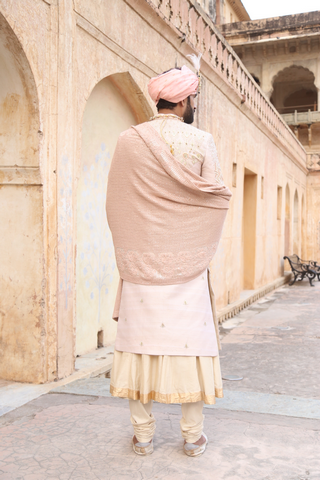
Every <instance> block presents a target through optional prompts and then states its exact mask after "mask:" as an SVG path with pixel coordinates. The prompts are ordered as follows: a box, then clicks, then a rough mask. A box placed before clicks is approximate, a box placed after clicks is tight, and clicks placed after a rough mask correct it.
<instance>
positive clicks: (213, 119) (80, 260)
mask: <svg viewBox="0 0 320 480" xmlns="http://www.w3.org/2000/svg"><path fill="white" fill-rule="evenodd" d="M152 4H153V0H152V1H151V0H150V2H146V1H143V2H135V1H133V0H132V1H131V0H126V1H123V0H114V1H113V2H91V1H89V0H74V2H70V1H69V0H59V5H57V3H56V2H48V1H42V0H37V1H36V2H35V1H34V0H26V1H25V2H16V3H15V4H14V6H13V3H12V2H2V1H1V0H0V20H1V19H2V18H3V17H1V14H2V15H3V16H5V17H6V19H7V23H10V24H11V27H12V28H14V29H15V33H12V32H11V33H10V31H7V32H6V34H5V38H2V40H1V39H0V45H2V47H3V48H2V50H1V49H0V52H1V51H5V50H7V51H8V52H12V54H14V55H15V56H17V58H18V62H17V63H16V64H14V62H13V61H12V62H13V63H12V64H11V66H14V65H15V70H14V71H15V75H16V76H17V77H16V81H12V80H11V79H12V78H14V77H12V76H9V74H6V75H5V74H4V73H3V72H6V71H8V70H5V69H2V70H1V69H0V72H2V73H3V76H2V77H1V78H2V85H4V87H3V88H4V89H6V90H2V93H3V95H2V97H1V88H2V87H0V99H1V98H2V101H4V98H7V93H8V91H9V90H8V89H9V87H10V88H11V90H10V92H11V93H12V92H13V93H16V94H17V95H21V92H24V97H23V95H21V101H20V100H19V105H22V106H23V105H25V106H27V108H28V111H29V115H28V121H29V123H28V124H27V127H28V128H29V130H28V132H29V133H30V134H28V135H27V134H26V132H27V129H26V125H25V124H24V125H20V126H19V122H17V121H16V119H17V116H14V117H12V118H10V115H6V116H5V121H7V120H8V121H11V120H13V118H14V119H15V121H12V126H13V127H14V128H11V130H10V129H7V130H6V132H10V131H11V132H14V134H15V135H16V137H15V138H16V139H17V141H12V138H11V137H10V135H7V136H6V139H5V141H4V143H3V144H2V146H1V148H2V151H3V152H7V151H10V152H13V153H12V154H11V156H7V157H5V155H4V154H3V155H4V156H3V157H2V158H3V160H2V163H0V197H1V198H0V199H1V212H0V216H1V222H2V223H1V224H2V225H3V232H4V233H3V235H2V236H1V239H0V260H1V261H0V264H1V275H2V276H1V282H2V283H1V297H0V299H1V302H2V303H1V317H0V318H1V320H0V321H1V328H0V334H1V335H2V350H1V351H0V356H1V357H0V360H1V361H0V365H1V371H0V376H2V377H3V378H12V379H15V380H20V381H33V382H45V381H50V380H51V381H52V380H53V379H55V378H62V377H64V376H66V375H69V374H70V373H72V372H73V369H74V359H75V354H76V353H83V352H87V351H89V350H91V349H93V348H96V346H97V332H98V331H99V330H100V329H101V328H102V329H103V330H104V334H105V336H104V343H105V344H107V343H110V342H112V341H113V339H114V335H115V329H116V324H115V323H113V321H111V320H110V316H111V312H112V307H113V300H114V295H115V288H116V283H117V273H116V269H115V268H113V264H112V263H113V252H112V244H111V239H110V235H107V234H108V229H107V225H106V220H105V213H104V204H105V193H106V191H105V189H106V181H107V170H108V166H109V164H110V159H111V157H112V153H113V149H114V146H115V143H116V140H117V136H118V134H119V133H120V131H121V130H124V129H126V128H128V126H130V125H131V124H132V123H139V122H142V121H146V120H147V119H148V118H149V117H150V116H151V114H152V111H153V112H155V107H154V105H153V104H152V102H151V99H150V98H149V96H148V92H147V85H148V81H149V79H150V78H151V77H152V76H154V75H156V74H158V73H160V72H162V71H164V70H167V69H169V68H171V67H173V66H174V65H175V63H176V62H177V64H178V65H183V64H187V65H189V66H191V65H190V63H188V62H189V58H188V57H187V55H188V54H190V53H192V52H194V51H197V49H198V48H200V47H199V46H201V48H202V46H205V50H204V55H203V63H202V77H203V78H202V87H201V95H199V103H198V109H197V113H196V122H195V125H196V126H198V127H199V128H201V129H203V130H205V131H208V132H210V133H212V135H213V137H214V139H215V142H216V145H217V150H218V155H219V158H220V163H221V168H222V172H223V175H224V180H225V183H226V184H227V185H228V186H229V187H230V188H231V189H232V193H233V198H232V201H231V207H230V210H229V212H228V216H227V220H226V224H225V227H224V231H223V235H222V239H221V242H220V245H219V248H218V251H217V253H216V255H215V258H214V260H213V262H212V278H213V285H214V288H215V293H216V298H217V306H218V308H221V307H223V306H225V305H227V303H228V302H233V301H235V300H237V299H238V298H239V295H240V293H241V291H242V289H243V288H244V276H245V272H244V270H245V268H246V264H247V263H248V262H250V257H249V260H248V255H246V256H245V255H243V246H242V239H243V220H242V217H243V206H244V204H245V198H246V197H245V192H244V186H245V180H244V177H245V175H244V174H245V172H246V171H250V172H252V173H253V174H254V175H255V178H256V187H255V189H253V197H254V199H255V213H250V212H249V214H248V215H249V216H248V217H247V218H249V220H250V215H255V222H256V226H255V240H254V246H255V254H254V255H253V260H252V262H253V263H252V264H253V265H254V268H252V273H251V279H252V282H251V285H252V288H257V287H260V286H263V285H265V284H267V283H268V282H271V281H273V280H275V279H277V278H278V277H279V276H280V275H281V274H282V273H283V261H282V257H283V254H284V242H285V235H284V233H285V191H286V185H287V184H288V185H289V188H290V194H289V201H290V205H291V209H290V215H291V219H290V221H289V224H288V225H289V230H290V232H289V233H290V240H289V245H288V249H289V251H290V253H292V249H293V237H294V236H293V225H294V219H293V217H292V215H293V211H294V209H293V202H294V194H295V191H296V190H297V194H298V202H299V208H298V225H300V226H301V211H303V209H302V198H305V199H307V177H306V174H307V170H306V168H305V152H304V150H303V149H302V148H301V146H300V145H299V144H298V143H297V141H296V139H295V138H294V136H293V135H291V133H290V132H288V131H287V129H286V127H285V126H284V125H282V124H281V123H280V122H279V119H278V118H277V116H276V114H272V111H271V107H270V106H269V105H268V103H267V101H266V100H265V99H264V98H263V97H262V95H261V94H260V93H259V91H258V90H255V88H256V87H255V86H254V85H253V84H250V80H249V79H248V77H246V72H245V69H244V67H242V66H241V65H240V64H239V63H238V59H236V58H235V57H232V51H231V50H230V49H229V50H228V48H229V47H228V46H226V47H225V49H224V48H222V44H221V43H219V42H220V40H219V35H218V34H217V35H216V34H215V33H214V26H211V27H210V28H212V30H210V29H209V28H204V27H205V23H204V21H203V20H202V18H201V16H200V13H199V12H198V13H197V12H196V10H195V7H192V8H189V7H190V5H191V3H190V2H189V0H180V2H177V1H175V2H174V1H172V2H171V10H170V12H171V13H170V12H169V13H168V9H167V6H168V4H167V3H166V2H162V4H161V6H160V7H159V8H160V9H161V11H159V10H155V9H156V8H157V7H156V6H155V9H153V8H152ZM154 5H158V2H157V1H156V0H154ZM179 9H180V10H179ZM166 15H167V17H166V21H164V20H163V16H166ZM197 15H198V17H197ZM124 25H125V26H126V28H123V26H124ZM176 25H180V27H179V28H181V31H183V32H184V33H185V35H186V38H187V40H188V41H186V42H181V39H180V38H179V37H178V36H177V30H176V29H175V28H176ZM202 27H203V28H202ZM0 31H1V29H0ZM210 32H211V33H210ZM212 32H213V33H212ZM210 35H211V37H210ZM8 38H9V39H10V38H13V39H15V40H14V41H15V43H13V44H12V43H10V42H11V41H8ZM190 45H194V47H191V46H190ZM197 45H198V46H197ZM227 53H228V55H226V54H227ZM231 60H232V62H233V63H232V62H231ZM0 62H2V64H3V56H2V57H0ZM226 62H228V65H227V64H226ZM7 63H8V62H7ZM226 67H227V68H226ZM10 68H11V67H10ZM191 68H192V67H191ZM10 72H11V70H10ZM227 73H228V77H227ZM10 75H11V73H10ZM19 82H20V83H19ZM240 87H241V91H240ZM244 89H247V90H246V96H245V97H244V93H243V92H244ZM10 92H9V93H10ZM19 92H20V93H19ZM11 105H13V103H12V104H11ZM259 106H260V109H259ZM19 108H20V107H19ZM23 108H24V107H23ZM11 111H13V112H14V111H15V110H12V109H11ZM16 111H19V112H20V110H16ZM270 112H271V113H270ZM18 117H19V118H25V116H24V115H22V114H21V115H20V113H19V115H18ZM0 143H1V142H0ZM7 147H8V149H7ZM12 149H13V150H12ZM0 162H1V158H0ZM7 162H9V163H7ZM10 162H11V163H10ZM28 162H29V163H28ZM235 167H236V168H235ZM235 170H236V177H237V181H236V182H235V181H234V180H235V178H234V177H235ZM262 177H263V178H264V194H263V196H262V192H261V185H262ZM278 187H282V206H281V210H282V212H281V213H282V215H281V218H280V219H279V211H278V210H279V208H278ZM310 187H312V190H311V192H316V191H317V190H316V185H314V186H313V184H312V185H311V184H310ZM308 188H309V187H308ZM313 195H316V194H315V193H312V199H311V200H313V203H314V205H317V203H316V201H315V198H316V197H315V196H313ZM262 197H263V198H262ZM309 197H310V195H309V194H308V202H306V203H307V204H308V205H311V204H312V203H310V202H311V200H310V198H309ZM100 202H101V203H100ZM304 208H306V206H305V207H304ZM308 215H309V213H308ZM310 215H311V216H312V212H310ZM312 218H313V220H312V221H313V223H312V222H311V223H310V221H309V220H310V219H309V217H308V218H307V222H308V224H309V223H310V224H311V225H312V229H313V230H312V233H313V234H314V233H315V231H316V226H315V225H316V223H314V222H316V220H314V218H316V215H314V217H312ZM249 223H250V222H249ZM249 226H250V224H249ZM99 228H101V230H99ZM248 232H249V233H248V235H249V237H250V228H248ZM248 235H247V236H248ZM301 238H302V235H300V239H299V242H300V244H299V248H301ZM109 254H111V256H109ZM97 259H99V260H97ZM100 274H101V275H102V277H103V276H104V275H106V277H105V278H104V280H103V282H102V283H99V281H97V278H98V279H99V278H101V277H99V275H100ZM111 277H112V278H111ZM245 288H247V286H245ZM107 289H108V291H107ZM99 292H100V310H99Z"/></svg>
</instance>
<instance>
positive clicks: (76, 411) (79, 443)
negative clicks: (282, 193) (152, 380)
mask: <svg viewBox="0 0 320 480" xmlns="http://www.w3.org/2000/svg"><path fill="white" fill-rule="evenodd" d="M221 333H222V336H223V340H222V345H223V348H222V352H221V364H222V371H223V375H224V376H226V375H237V376H239V377H243V379H242V380H239V381H225V382H224V389H225V398H224V399H222V400H220V401H219V400H218V401H217V405H216V406H214V407H210V408H208V407H207V408H205V411H204V413H205V416H206V419H205V431H206V433H207V435H208V438H209V445H208V448H207V451H206V452H205V454H204V455H203V456H201V457H199V458H189V457H186V456H185V455H184V454H183V452H182V440H181V438H180V431H179V420H180V406H179V405H162V404H154V414H155V416H156V418H157V431H156V435H155V441H154V443H155V451H154V453H153V455H151V456H149V457H138V456H136V455H135V454H134V453H133V452H132V449H131V443H130V440H131V435H132V431H131V425H130V423H129V411H128V405H127V401H126V400H120V399H114V398H111V397H110V394H109V387H108V382H109V380H108V379H107V378H101V377H97V378H82V379H75V381H74V382H72V383H68V385H59V386H57V388H56V389H54V390H51V393H49V394H45V395H42V396H41V397H39V398H36V399H34V400H32V401H30V402H29V403H27V404H26V405H24V406H22V407H20V408H16V409H15V410H12V411H10V412H8V413H6V414H5V415H3V416H2V417H0V479H1V480H18V479H20V480H44V479H59V480H67V479H74V480H76V479H85V480H91V479H99V480H100V479H101V480H103V479H112V480H125V479H128V480H129V479H130V480H136V479H162V480H171V479H172V480H203V479H205V480H206V479H208V480H209V479H210V480H211V479H212V480H213V479H214V480H240V479H245V480H320V420H319V418H320V374H319V367H318V366H319V363H320V362H319V360H320V282H315V287H314V288H311V287H309V283H308V282H302V283H298V284H297V285H294V286H293V287H287V286H286V287H283V288H280V289H278V290H277V291H275V292H273V293H271V294H269V295H268V296H267V297H265V298H263V299H260V300H259V301H258V302H256V303H255V304H254V305H252V306H251V307H250V308H248V309H247V310H245V311H243V312H241V314H239V315H238V316H236V317H234V318H232V319H230V320H228V321H227V322H225V323H224V324H223V328H222V329H221Z"/></svg>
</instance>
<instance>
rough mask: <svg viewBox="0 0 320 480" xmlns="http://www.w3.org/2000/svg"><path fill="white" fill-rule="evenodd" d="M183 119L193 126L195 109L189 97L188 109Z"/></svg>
mask: <svg viewBox="0 0 320 480" xmlns="http://www.w3.org/2000/svg"><path fill="white" fill-rule="evenodd" d="M182 118H183V121H184V123H188V124H189V125H191V123H193V120H194V110H193V108H192V107H191V103H190V97H188V103H187V108H186V110H185V112H184V114H183V116H182Z"/></svg>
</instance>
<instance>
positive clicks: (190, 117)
mask: <svg viewBox="0 0 320 480" xmlns="http://www.w3.org/2000/svg"><path fill="white" fill-rule="evenodd" d="M196 96H197V95H189V97H187V98H186V99H184V100H182V101H181V102H179V103H172V102H168V101H167V100H164V99H163V98H160V100H159V102H158V103H157V110H158V112H159V113H173V114H175V115H177V116H178V117H182V118H183V121H184V122H185V123H188V124H191V123H193V121H194V112H195V111H196V107H195V98H196Z"/></svg>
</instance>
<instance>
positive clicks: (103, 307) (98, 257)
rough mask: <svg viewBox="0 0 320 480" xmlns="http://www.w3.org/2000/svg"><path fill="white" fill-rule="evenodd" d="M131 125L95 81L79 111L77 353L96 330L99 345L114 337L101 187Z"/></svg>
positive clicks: (104, 84) (93, 340)
mask: <svg viewBox="0 0 320 480" xmlns="http://www.w3.org/2000/svg"><path fill="white" fill-rule="evenodd" d="M135 123H136V121H135V118H134V115H133V113H132V112H131V110H130V108H129V106H128V105H127V103H126V102H125V100H124V99H123V97H122V96H121V94H120V93H119V91H118V90H117V88H116V87H115V86H114V85H113V84H112V81H111V80H110V79H108V78H106V79H104V80H102V81H101V82H99V84H98V85H97V86H96V87H95V88H94V90H93V91H92V93H91V95H90V97H89V100H88V102H87V105H86V109H85V112H84V118H83V129H82V152H81V171H80V179H79V183H78V190H77V324H76V352H77V354H82V353H84V352H87V351H89V350H92V349H94V348H95V347H97V334H98V332H99V331H101V330H103V343H104V344H105V345H106V344H110V343H112V342H113V341H114V339H115V333H116V322H114V321H113V320H112V318H111V316H112V312H113V306H114V300H115V296H116V292H117V287H118V281H119V274H118V271H117V267H116V262H115V257H114V249H113V243H112V236H111V232H110V230H109V227H108V224H107V219H106V213H105V199H106V188H107V181H108V173H109V168H110V164H111V159H112V155H113V152H114V148H115V145H116V141H117V138H118V136H119V134H120V133H121V132H122V131H123V130H126V129H127V128H129V127H130V126H131V125H134V124H135Z"/></svg>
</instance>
